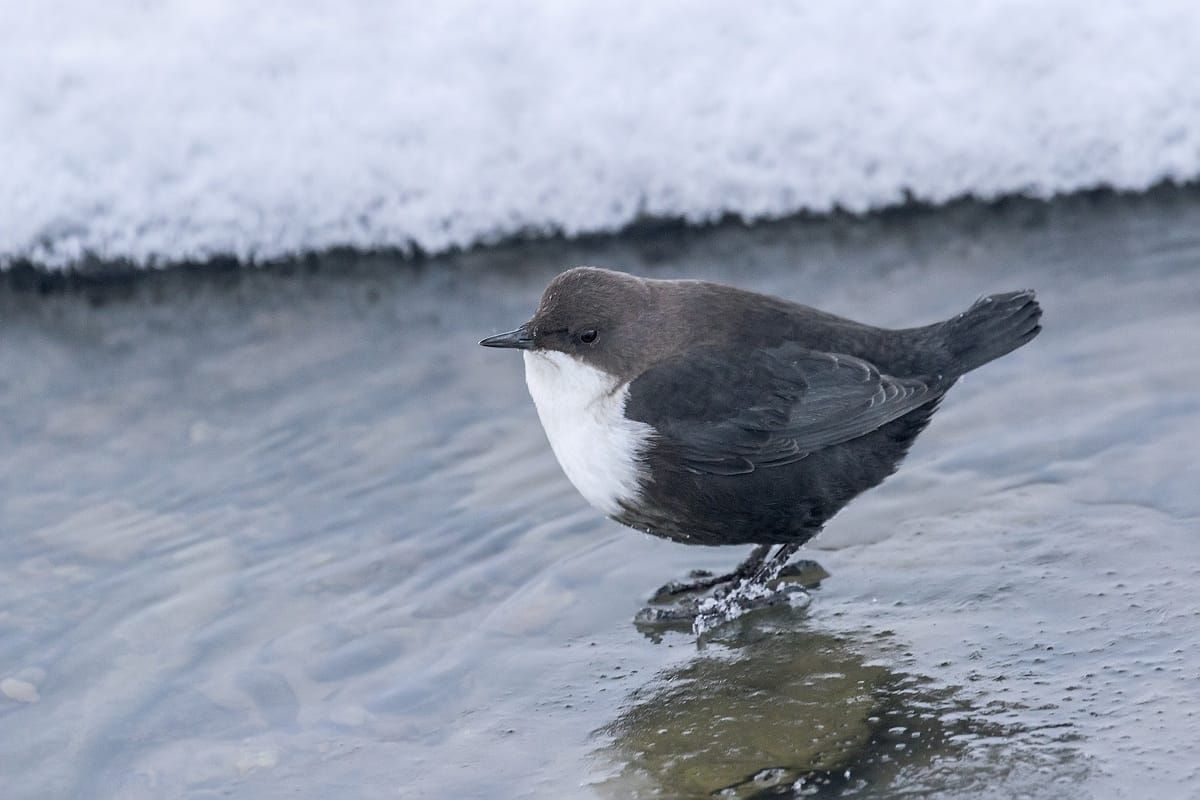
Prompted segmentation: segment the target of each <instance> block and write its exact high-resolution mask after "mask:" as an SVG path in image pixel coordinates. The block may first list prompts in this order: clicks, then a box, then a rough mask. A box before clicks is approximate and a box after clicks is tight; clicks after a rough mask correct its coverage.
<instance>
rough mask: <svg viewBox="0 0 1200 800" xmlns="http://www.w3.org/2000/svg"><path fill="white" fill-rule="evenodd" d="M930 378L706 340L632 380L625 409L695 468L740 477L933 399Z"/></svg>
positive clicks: (795, 349) (854, 361) (848, 359)
mask: <svg viewBox="0 0 1200 800" xmlns="http://www.w3.org/2000/svg"><path fill="white" fill-rule="evenodd" d="M937 396H938V391H937V390H936V389H935V388H931V386H930V385H929V384H927V383H926V382H925V381H922V380H918V379H914V378H893V377H891V376H889V375H883V374H881V373H880V372H879V370H878V369H876V368H875V367H874V366H873V365H871V364H869V363H867V362H866V361H863V360H862V359H859V358H854V357H853V356H846V355H837V354H833V353H821V352H817V351H813V350H808V349H806V348H802V347H799V346H798V345H795V344H785V345H782V346H780V347H776V348H771V349H762V350H754V351H751V352H731V351H728V350H722V349H719V348H706V349H701V350H697V351H695V352H691V353H688V354H687V355H686V356H680V357H676V358H673V359H669V360H667V361H664V362H662V363H660V364H658V365H656V366H654V367H652V368H651V369H649V370H647V371H646V372H645V373H643V374H642V375H641V376H639V377H638V378H637V379H636V380H634V381H633V382H632V383H631V384H630V387H629V399H628V402H627V403H626V407H625V414H626V416H628V417H629V418H631V419H636V420H639V421H641V422H646V423H649V424H650V425H653V426H654V428H655V429H656V430H657V431H658V433H659V437H660V442H661V443H662V444H663V445H664V446H666V447H668V448H670V450H671V451H672V455H673V457H674V458H676V459H678V460H679V462H680V463H681V465H682V466H683V467H684V468H685V469H688V470H690V471H692V472H697V473H707V474H712V475H738V474H745V473H747V472H753V471H754V470H755V469H762V468H768V467H773V466H779V465H782V464H791V463H794V462H796V461H798V460H800V459H802V458H804V457H805V456H806V455H808V454H809V453H810V452H812V451H814V450H818V449H820V448H822V447H829V446H831V445H835V444H839V443H841V442H845V441H849V440H850V439H855V438H857V437H859V436H862V435H864V434H867V433H870V432H871V431H873V430H875V429H876V428H879V427H880V426H882V425H886V424H887V423H889V422H891V421H892V420H894V419H897V418H899V417H902V416H904V415H905V414H907V413H908V412H909V411H912V410H913V409H915V408H917V407H919V406H921V405H924V404H925V403H928V402H930V401H931V400H933V399H935V398H936V397H937Z"/></svg>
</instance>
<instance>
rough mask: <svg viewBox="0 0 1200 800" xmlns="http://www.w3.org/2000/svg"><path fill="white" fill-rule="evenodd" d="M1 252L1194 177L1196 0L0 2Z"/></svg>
mask: <svg viewBox="0 0 1200 800" xmlns="http://www.w3.org/2000/svg"><path fill="white" fill-rule="evenodd" d="M0 17H2V19H3V24H0V75H2V76H3V77H2V78H0V262H10V261H11V260H12V259H14V258H19V257H24V258H30V259H33V260H34V261H36V262H39V263H42V264H45V265H47V266H51V267H58V266H65V265H69V264H70V263H72V262H73V261H74V260H76V259H78V258H80V257H81V256H82V255H83V254H85V253H92V254H95V255H97V256H99V257H101V258H105V259H118V258H128V259H132V260H134V261H136V262H139V263H150V262H155V261H157V262H164V261H172V260H179V259H189V258H203V257H205V256H208V255H213V254H232V255H236V256H239V257H255V258H273V257H278V256H282V255H286V254H288V253H294V252H299V251H305V250H320V249H325V248H329V247H335V246H340V245H348V246H354V247H364V248H372V247H411V246H416V247H419V248H421V249H424V250H426V251H432V252H436V251H441V250H445V249H447V248H451V247H455V246H462V245H470V244H474V243H478V242H484V241H489V240H492V239H496V238H500V237H504V236H506V235H511V234H513V233H516V232H521V231H546V232H562V233H566V234H576V233H584V232H599V231H606V230H613V229H617V228H620V227H622V226H624V225H626V224H627V223H629V222H631V221H632V220H634V219H636V218H637V217H638V216H639V215H643V214H649V215H656V216H667V217H681V218H684V219H687V220H691V221H706V220H711V219H713V218H715V217H719V216H721V215H723V214H726V213H735V214H740V215H743V216H745V217H747V218H764V217H775V216H782V215H786V214H790V213H794V212H796V211H801V210H812V211H823V210H827V209H831V208H834V207H842V208H846V209H850V210H855V211H863V210H868V209H872V208H877V207H882V206H887V205H893V204H896V203H899V202H903V201H904V200H905V198H906V197H910V196H911V197H915V198H916V199H919V200H923V201H932V202H938V201H943V200H947V199H950V198H954V197H958V196H962V195H968V194H970V195H976V196H980V197H991V196H996V195H1004V194H1013V193H1026V194H1035V195H1047V194H1053V193H1057V192H1064V191H1070V190H1074V189H1080V188H1087V187H1093V186H1111V187H1115V188H1120V189H1134V190H1136V189H1141V188H1145V187H1147V186H1149V185H1151V184H1153V183H1155V182H1158V181H1161V180H1164V179H1178V180H1191V179H1195V178H1196V177H1198V176H1200V80H1197V79H1196V76H1197V75H1200V4H1196V3H1193V2H1148V3H1141V4H1138V3H1124V2H1085V1H1084V0H1060V1H1059V2H1053V3H1040V2H1001V1H999V0H987V1H986V2H977V3H971V4H965V3H949V2H946V3H935V2H926V3H916V2H878V1H876V2H871V1H870V0H845V1H843V2H838V3H826V4H824V5H821V6H815V5H812V6H804V7H797V5H796V4H792V3H782V2H780V3H771V2H763V3H760V4H756V5H751V6H746V5H743V4H731V3H727V2H684V1H683V0H677V1H667V0H664V1H663V2H656V3H644V2H638V1H637V0H611V1H610V2H604V3H600V2H595V3H590V4H583V3H566V2H564V3H546V2H532V1H529V2H518V1H517V0H510V2H506V3H497V4H488V3H484V2H461V1H460V0H454V1H452V2H441V3H437V4H425V3H393V2H384V0H378V1H373V0H354V1H353V2H338V3H334V2H329V3H316V2H307V3H291V2H285V0H264V1H263V2H256V3H253V4H246V3H237V2H233V1H232V0H177V1H176V2H158V3H145V2H138V1H137V0H113V2H109V3H91V2H86V1H85V0H58V2H52V1H50V0H48V1H47V2H41V3H17V2H14V0H0Z"/></svg>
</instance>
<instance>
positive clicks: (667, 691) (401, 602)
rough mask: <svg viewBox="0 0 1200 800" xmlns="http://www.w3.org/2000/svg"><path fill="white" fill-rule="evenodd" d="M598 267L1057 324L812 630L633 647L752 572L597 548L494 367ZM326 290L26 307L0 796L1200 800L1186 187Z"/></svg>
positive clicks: (731, 555) (980, 384)
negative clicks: (538, 308) (693, 578)
mask: <svg viewBox="0 0 1200 800" xmlns="http://www.w3.org/2000/svg"><path fill="white" fill-rule="evenodd" d="M581 262H587V263H600V264H608V265H614V266H620V267H624V268H627V269H630V270H632V271H636V272H640V273H645V274H651V275H655V276H682V275H688V276H694V277H705V278H716V279H721V280H726V281H730V282H736V283H738V284H740V285H743V286H747V287H751V288H757V289H761V290H765V291H770V292H775V293H779V294H783V295H786V296H788V297H792V298H795V299H798V300H801V301H804V302H808V303H811V304H813V305H817V306H821V307H824V308H827V309H829V310H832V311H837V312H841V313H845V314H847V315H850V316H855V317H859V318H863V319H869V320H874V321H877V322H879V323H881V324H895V325H910V324H918V323H924V322H930V321H933V320H936V319H938V318H941V317H945V316H949V315H950V314H952V313H955V312H957V311H959V310H961V309H963V308H965V307H966V306H967V305H968V304H969V303H970V302H971V300H973V299H974V298H975V297H976V296H977V295H979V294H982V293H985V292H990V291H999V290H1006V289H1012V288H1019V287H1022V286H1026V285H1028V286H1034V287H1036V288H1037V289H1038V290H1039V293H1040V297H1041V299H1042V302H1043V305H1044V307H1045V309H1046V315H1045V319H1044V324H1045V332H1044V333H1043V335H1042V336H1041V337H1040V338H1039V339H1037V340H1036V341H1035V342H1034V343H1033V344H1031V345H1030V346H1029V347H1027V348H1025V349H1023V350H1021V351H1019V352H1018V353H1016V354H1014V355H1012V356H1009V357H1007V358H1005V359H1003V360H1002V361H999V362H996V363H994V364H992V365H989V366H988V367H986V368H985V369H983V370H980V371H979V372H978V373H975V374H972V375H970V376H968V378H967V379H965V380H964V381H963V382H962V383H961V384H960V385H959V386H958V387H956V388H955V390H954V391H953V392H951V394H950V396H949V397H948V399H947V400H946V402H945V403H944V405H943V407H942V410H941V411H940V412H939V413H938V415H937V417H936V418H935V420H934V422H933V424H932V426H931V427H930V428H929V430H928V431H927V432H926V433H925V434H924V435H923V436H922V438H921V439H920V440H919V442H918V444H917V446H916V447H915V448H914V450H913V452H912V454H911V456H910V457H909V459H908V462H907V463H906V465H905V466H904V468H903V469H902V470H901V472H900V473H899V474H897V475H896V476H895V477H893V478H892V479H890V480H889V481H888V482H887V483H886V484H885V485H884V486H883V487H881V488H880V489H878V490H876V491H874V492H872V493H870V494H868V495H866V496H864V497H863V498H861V499H859V500H858V501H857V502H856V503H855V504H853V505H852V506H851V507H850V508H849V509H847V510H846V511H845V512H844V513H843V514H842V515H840V516H839V517H837V518H836V519H835V520H834V521H833V522H832V523H831V524H830V525H829V527H828V528H827V530H826V531H825V532H824V533H823V534H822V535H821V536H820V537H819V538H818V539H817V540H816V541H815V542H813V543H812V544H811V545H810V546H809V547H808V548H807V551H808V555H809V556H810V557H812V558H815V559H816V560H818V561H819V562H820V563H821V564H822V565H823V566H824V567H825V568H826V569H827V570H828V571H829V572H830V573H831V577H829V578H827V579H826V580H825V581H824V582H823V583H822V585H821V587H820V588H819V589H817V590H816V591H815V592H814V599H813V602H812V603H811V605H810V606H809V607H808V609H806V610H794V611H783V612H780V611H773V612H766V613H761V614H758V615H752V616H751V617H748V618H744V619H742V620H739V621H737V622H736V623H733V624H731V625H729V626H727V627H725V628H722V629H720V630H718V631H717V632H715V634H714V635H713V636H712V637H711V638H710V639H708V640H706V641H703V642H697V641H696V639H695V637H693V636H692V635H690V634H688V633H683V632H667V633H664V634H662V635H644V634H643V633H642V632H639V631H638V630H637V629H636V628H635V627H634V626H633V625H632V624H631V619H632V617H633V614H634V613H635V612H636V611H637V609H638V608H639V607H640V605H641V604H642V601H643V600H644V598H645V597H646V596H647V595H648V594H649V593H650V592H651V591H652V590H653V589H654V588H655V587H656V586H658V585H659V584H660V583H662V582H663V581H665V580H667V579H669V578H674V577H679V576H680V575H681V574H682V573H684V572H686V570H688V569H690V568H693V567H709V568H716V567H721V566H725V565H729V564H732V563H733V562H734V561H735V560H737V559H739V558H740V557H741V556H743V555H744V553H743V552H742V551H741V550H738V549H703V548H688V547H683V546H680V545H675V544H672V543H668V542H661V541H657V540H654V539H652V538H650V537H647V536H643V535H641V534H637V533H634V532H631V531H628V530H625V529H623V528H621V527H620V526H618V525H616V524H615V523H611V522H608V521H605V520H604V519H602V518H600V517H599V516H598V515H597V514H596V513H595V512H593V511H591V510H590V509H589V508H588V507H587V506H586V505H585V504H584V503H583V501H582V500H581V499H580V498H579V497H578V496H577V495H576V494H575V492H574V490H573V489H572V488H571V486H570V485H569V484H568V483H567V481H566V479H565V478H564V477H563V476H562V475H561V473H560V472H559V470H558V468H557V466H556V464H555V463H554V460H553V457H552V455H551V453H550V450H549V448H548V446H547V445H546V443H545V441H544V438H543V436H542V434H541V431H540V429H539V427H538V424H537V420H536V416H535V413H534V410H533V407H532V404H531V403H530V402H529V400H528V397H527V396H526V394H525V389H524V386H523V383H522V376H521V368H520V363H519V359H517V358H514V357H512V354H508V353H497V352H495V351H487V350H484V349H482V348H479V347H477V346H476V345H475V342H476V340H478V339H479V338H480V337H481V336H483V335H486V334H489V333H492V332H495V331H498V330H504V329H507V328H509V327H512V326H513V325H515V324H516V323H519V322H521V321H523V320H524V319H525V317H526V316H527V315H528V314H529V312H530V311H531V310H532V307H533V304H534V303H535V301H536V298H537V295H538V293H539V291H540V288H541V286H542V285H543V284H544V283H545V282H546V280H547V279H548V278H549V277H550V276H551V275H552V274H553V273H554V272H556V271H557V270H558V269H559V268H561V267H562V266H566V265H570V264H574V263H581ZM320 267H321V268H320V269H317V270H315V271H313V270H310V269H309V268H307V267H297V268H295V269H294V270H291V271H290V272H288V273H285V272H284V271H281V270H276V271H272V272H266V273H263V272H253V273H252V272H245V271H241V272H231V273H223V274H216V273H212V272H208V273H197V272H187V271H184V272H176V273H169V274H162V275H151V276H146V277H144V278H143V279H141V280H137V281H133V282H120V283H114V282H110V283H108V284H104V285H97V286H92V287H90V288H85V289H82V290H79V291H75V292H67V293H54V294H50V295H42V294H39V293H37V292H33V291H26V290H22V289H14V288H12V287H11V286H10V287H9V288H5V289H0V314H2V316H0V320H2V322H0V326H2V328H0V329H2V332H3V335H2V336H0V411H2V412H3V418H4V419H5V420H6V421H7V422H6V424H5V425H4V426H3V427H2V428H0V436H2V439H0V445H2V446H0V480H2V481H3V487H4V488H3V492H2V496H0V503H2V505H0V535H2V537H3V539H2V543H3V549H2V550H0V576H2V577H3V580H2V581H0V776H2V778H3V785H4V796H5V797H6V798H58V797H62V798H66V797H71V798H93V797H95V798H101V797H103V798H110V797H113V798H141V797H155V798H170V797H181V796H188V797H217V796H221V797H224V796H228V795H230V794H232V795H234V796H252V797H263V798H273V797H289V798H294V797H313V798H316V797H351V796H352V797H367V798H371V797H396V796H403V797H436V798H459V797H486V798H498V797H505V798H507V797H531V798H543V797H544V798H562V797H629V796H651V795H654V796H666V797H701V796H706V795H708V794H710V793H712V792H714V791H719V790H722V789H729V794H730V796H735V797H753V796H758V797H767V796H770V797H778V796H789V795H790V794H791V793H799V794H807V793H815V794H816V795H818V796H841V795H852V796H865V797H887V796H915V795H920V796H927V795H933V796H946V797H979V796H996V797H1011V796H1017V795H1024V796H1033V797H1064V796H1066V797H1070V796H1095V797H1120V796H1130V797H1133V796H1143V794H1144V793H1145V792H1147V791H1152V793H1153V794H1154V795H1155V796H1157V797H1186V796H1189V795H1190V794H1191V793H1192V792H1193V791H1194V786H1195V781H1196V780H1197V779H1200V692H1198V691H1197V687H1198V686H1200V683H1198V681H1200V524H1198V522H1200V499H1198V497H1197V491H1196V489H1195V487H1196V486H1197V485H1200V480H1198V479H1200V470H1198V468H1197V463H1196V461H1197V459H1196V445H1197V444H1198V443H1200V398H1198V397H1197V395H1196V392H1195V385H1196V381H1197V379H1198V378H1200V347H1198V346H1197V343H1198V342H1200V195H1198V194H1197V193H1196V192H1194V191H1160V192H1157V193H1155V194H1153V195H1151V196H1149V197H1141V198H1114V197H1101V198H1086V197H1085V198H1075V199H1071V200H1066V201H1059V202H1056V203H1053V204H1049V205H1044V204H1037V203H1023V202H1020V203H1009V204H1005V205H1002V206H999V207H986V208H985V207H979V206H971V205H960V206H956V207H952V208H949V209H944V210H942V211H922V212H915V213H904V214H894V215H888V216H885V217H882V218H873V219H868V220H860V221H852V220H846V219H834V220H826V221H792V222H788V223H781V224H775V225H769V226H760V227H756V228H752V229H745V228H741V227H738V226H728V227H720V228H716V229H712V230H707V231H673V230H660V231H655V232H644V233H640V234H632V235H629V236H626V237H622V238H616V239H605V240H590V241H585V242H581V243H577V244H574V245H571V244H564V243H556V242H551V243H543V244H536V245H514V246H507V247H503V248H498V249H493V250H490V251H481V252H476V253H472V254H467V255H464V256H459V257H456V258H453V259H445V260H437V261H430V262H425V263H422V264H420V265H415V266H414V265H404V264H396V263H393V262H391V261H389V260H388V259H387V258H385V257H382V256H376V257H352V256H339V257H330V258H328V259H326V260H325V261H324V262H322V263H321V265H320ZM787 787H792V788H787Z"/></svg>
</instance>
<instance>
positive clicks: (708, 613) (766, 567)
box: [634, 545, 829, 634]
mask: <svg viewBox="0 0 1200 800" xmlns="http://www.w3.org/2000/svg"><path fill="white" fill-rule="evenodd" d="M793 552H795V548H794V547H792V546H790V545H789V546H787V549H784V548H781V550H780V552H779V553H778V554H777V557H776V558H774V559H772V560H771V561H770V562H769V563H766V559H765V557H760V558H758V559H757V560H756V559H755V557H754V556H752V557H751V559H749V560H747V562H746V564H743V566H742V567H739V568H738V570H736V571H734V572H732V573H729V574H727V575H721V576H718V577H714V576H712V575H711V574H710V575H708V576H704V577H702V578H701V579H699V580H694V581H693V582H692V583H688V584H683V583H676V582H672V583H669V584H667V585H665V586H663V587H662V588H661V589H659V590H658V592H656V593H655V595H654V597H653V598H652V599H651V605H649V606H647V607H646V608H643V609H642V610H641V611H640V612H638V614H637V616H636V617H634V622H635V623H636V624H637V625H638V626H639V627H645V628H651V629H653V628H687V627H690V628H691V629H692V630H693V631H694V632H695V633H696V634H702V633H704V632H706V631H708V630H711V629H713V628H715V627H716V626H717V625H720V624H722V623H724V622H727V621H729V620H733V619H736V618H737V617H740V616H742V615H743V614H747V613H749V612H751V611H755V610H757V609H761V608H769V607H772V606H780V605H789V606H792V607H801V606H805V605H807V604H808V602H809V595H808V590H809V589H813V588H816V587H817V586H818V585H820V583H821V581H822V580H823V579H824V578H827V577H828V576H829V573H828V572H826V571H825V570H824V569H823V568H822V567H821V565H820V564H818V563H816V562H815V561H810V560H807V559H805V560H802V561H797V562H795V563H792V564H789V563H787V557H788V556H790V555H791V554H792V553H793ZM757 555H758V551H757V550H756V551H755V556H757ZM747 565H751V566H753V569H752V570H747V569H744V567H746V566H747ZM692 577H696V576H695V573H693V576H692ZM702 592H704V593H705V594H701V593H702ZM689 594H691V595H694V596H691V597H688V596H686V595H689ZM680 597H683V599H679V600H676V602H673V603H672V602H671V600H672V599H675V598H680Z"/></svg>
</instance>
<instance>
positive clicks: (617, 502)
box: [523, 350, 654, 516]
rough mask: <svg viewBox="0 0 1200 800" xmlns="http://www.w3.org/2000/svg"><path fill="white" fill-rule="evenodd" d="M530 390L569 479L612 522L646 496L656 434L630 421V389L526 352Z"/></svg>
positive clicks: (563, 360)
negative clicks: (645, 471)
mask: <svg viewBox="0 0 1200 800" xmlns="http://www.w3.org/2000/svg"><path fill="white" fill-rule="evenodd" d="M523 355H524V356H525V384H526V385H527V386H528V387H529V394H530V395H532V396H533V404H534V405H535V406H537V412H538V417H539V418H540V419H541V421H542V428H544V429H545V431H546V437H547V438H548V439H549V440H550V448H551V449H552V450H553V451H554V455H555V457H556V458H557V459H558V463H559V464H560V465H561V466H562V468H563V472H565V473H567V478H569V479H570V481H571V483H573V484H575V488H576V489H578V490H579V493H580V494H582V495H583V497H584V499H586V500H587V501H588V502H589V503H591V504H592V505H593V506H595V507H596V508H598V509H600V510H601V511H603V512H604V513H605V514H607V515H609V516H613V515H615V514H618V513H620V511H621V503H622V502H625V503H632V502H634V501H635V500H636V499H637V497H638V494H639V493H640V490H641V482H642V470H641V469H640V468H639V458H640V456H641V453H642V451H643V450H644V449H645V446H646V444H647V442H648V441H649V439H650V437H651V435H653V433H654V428H652V427H651V426H649V425H647V424H646V423H644V422H637V421H636V420H631V419H626V417H625V401H626V399H627V398H628V397H629V386H628V385H626V386H621V387H619V388H618V387H617V385H616V378H614V377H613V376H611V375H609V374H608V373H607V372H604V371H602V370H598V369H596V368H595V367H590V366H588V365H587V364H584V363H583V362H582V361H579V360H578V359H576V358H574V357H572V356H569V355H567V354H566V353H560V352H558V351H556V350H540V351H528V350H527V351H525V353H524V354H523Z"/></svg>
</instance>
